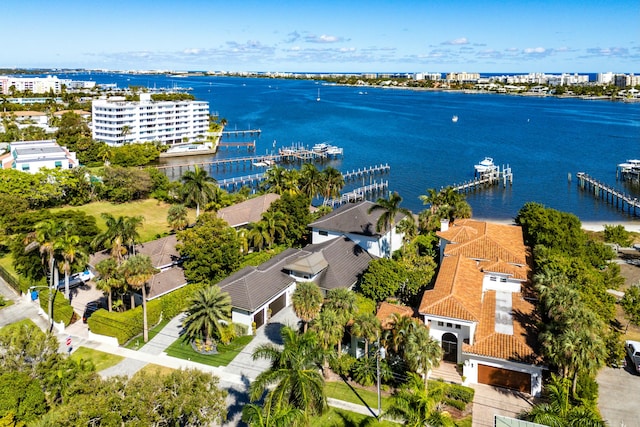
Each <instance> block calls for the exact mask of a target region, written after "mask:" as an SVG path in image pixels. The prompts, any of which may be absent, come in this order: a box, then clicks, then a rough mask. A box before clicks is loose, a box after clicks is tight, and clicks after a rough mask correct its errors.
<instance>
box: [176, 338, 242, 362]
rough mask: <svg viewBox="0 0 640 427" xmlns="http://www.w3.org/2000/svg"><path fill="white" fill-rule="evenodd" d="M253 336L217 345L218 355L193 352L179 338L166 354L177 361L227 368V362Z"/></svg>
mask: <svg viewBox="0 0 640 427" xmlns="http://www.w3.org/2000/svg"><path fill="white" fill-rule="evenodd" d="M252 339H253V336H251V335H245V336H242V337H238V338H236V339H234V340H233V341H232V342H231V343H230V344H229V345H223V344H218V351H219V353H218V354H212V355H205V354H200V353H198V352H197V351H195V350H194V349H193V348H192V347H191V344H190V343H188V342H185V341H183V340H182V339H181V338H179V339H177V340H175V341H174V343H173V344H171V345H170V346H169V348H167V350H166V353H167V355H169V356H172V357H177V358H179V359H185V360H191V361H192V362H197V363H204V364H205V365H210V366H227V365H228V364H229V362H231V361H232V360H233V358H234V357H236V355H237V354H238V353H240V351H242V349H243V348H244V347H245V346H246V345H247V344H249V343H250V342H251V340H252Z"/></svg>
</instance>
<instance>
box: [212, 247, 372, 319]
mask: <svg viewBox="0 0 640 427" xmlns="http://www.w3.org/2000/svg"><path fill="white" fill-rule="evenodd" d="M314 254H317V255H314ZM320 255H321V256H322V257H323V258H324V259H325V260H326V262H327V264H328V267H327V268H325V269H324V270H323V271H322V273H321V274H320V275H319V277H318V279H316V283H317V284H318V286H319V287H320V288H322V289H326V290H329V289H334V288H348V287H350V286H352V285H353V284H354V283H355V282H356V281H357V280H358V278H359V277H360V275H361V274H362V273H363V272H364V271H365V270H366V269H367V267H368V266H369V263H370V262H371V261H372V260H373V259H375V257H373V256H372V255H370V254H369V253H368V252H367V251H365V250H364V249H362V248H361V247H360V246H358V245H357V244H355V243H354V242H353V241H351V240H349V239H348V238H346V237H340V238H337V239H333V240H329V241H327V242H324V243H321V244H317V245H309V246H306V247H305V248H303V249H292V248H290V249H287V250H285V251H284V252H282V253H280V254H279V255H277V256H275V257H274V258H272V259H271V260H269V261H267V262H266V263H264V264H261V265H260V266H258V267H245V268H243V269H242V270H240V271H238V272H237V273H235V274H233V275H231V276H229V277H227V278H226V279H224V280H222V281H221V282H219V283H218V286H220V288H221V289H222V290H223V291H225V292H228V293H229V295H230V296H231V302H232V305H233V306H234V307H236V308H240V309H243V310H247V311H249V312H254V311H255V310H257V309H258V308H260V307H261V306H262V305H264V304H265V303H266V302H267V301H269V300H271V299H272V298H273V297H275V296H277V295H278V294H280V293H281V292H282V291H284V290H285V289H286V288H288V287H289V286H291V285H292V284H293V282H294V279H293V278H292V277H291V276H289V274H288V270H287V269H286V268H285V266H290V265H293V264H296V263H297V262H300V261H301V260H304V259H305V258H306V259H308V258H309V257H310V256H311V257H312V258H313V257H318V256H320Z"/></svg>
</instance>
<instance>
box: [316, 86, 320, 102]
mask: <svg viewBox="0 0 640 427" xmlns="http://www.w3.org/2000/svg"><path fill="white" fill-rule="evenodd" d="M316 101H318V102H319V101H320V89H319V88H318V97H317V98H316Z"/></svg>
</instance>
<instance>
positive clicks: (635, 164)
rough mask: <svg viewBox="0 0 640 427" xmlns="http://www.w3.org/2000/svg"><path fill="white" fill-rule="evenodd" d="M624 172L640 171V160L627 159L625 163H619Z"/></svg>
mask: <svg viewBox="0 0 640 427" xmlns="http://www.w3.org/2000/svg"><path fill="white" fill-rule="evenodd" d="M618 167H619V168H620V170H621V171H622V172H631V171H640V160H635V159H632V160H627V161H626V162H625V163H620V164H619V165H618Z"/></svg>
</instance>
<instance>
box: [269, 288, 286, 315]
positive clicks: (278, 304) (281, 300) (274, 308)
mask: <svg viewBox="0 0 640 427" xmlns="http://www.w3.org/2000/svg"><path fill="white" fill-rule="evenodd" d="M286 304H287V293H286V292H285V293H284V294H282V295H280V296H279V297H278V299H277V300H275V301H274V302H272V303H271V304H269V308H270V309H271V315H272V316H275V315H276V313H277V312H279V311H280V310H282V309H283V308H284V307H285V305H286Z"/></svg>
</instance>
